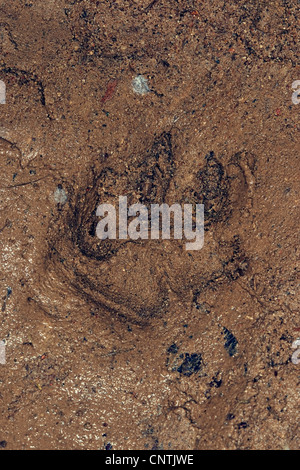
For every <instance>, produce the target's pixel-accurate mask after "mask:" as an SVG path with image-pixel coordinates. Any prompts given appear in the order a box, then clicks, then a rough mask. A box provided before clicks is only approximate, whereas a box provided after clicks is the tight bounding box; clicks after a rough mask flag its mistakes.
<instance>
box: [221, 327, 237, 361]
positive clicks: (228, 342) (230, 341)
mask: <svg viewBox="0 0 300 470" xmlns="http://www.w3.org/2000/svg"><path fill="white" fill-rule="evenodd" d="M223 331H224V336H225V344H224V348H225V349H226V350H227V352H228V354H229V356H234V354H235V353H236V352H237V350H236V347H237V344H238V341H237V339H236V337H235V336H234V335H233V334H232V333H231V331H229V330H227V328H225V327H224V328H223Z"/></svg>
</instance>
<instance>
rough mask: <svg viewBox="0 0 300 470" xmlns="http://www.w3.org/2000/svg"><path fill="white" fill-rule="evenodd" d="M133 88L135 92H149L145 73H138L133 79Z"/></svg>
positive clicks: (141, 93) (140, 93) (142, 93)
mask: <svg viewBox="0 0 300 470" xmlns="http://www.w3.org/2000/svg"><path fill="white" fill-rule="evenodd" d="M132 88H133V91H134V92H135V93H138V94H139V95H145V94H146V93H149V91H150V88H149V86H148V80H147V79H146V78H145V77H143V75H137V76H136V77H135V78H134V79H133V80H132Z"/></svg>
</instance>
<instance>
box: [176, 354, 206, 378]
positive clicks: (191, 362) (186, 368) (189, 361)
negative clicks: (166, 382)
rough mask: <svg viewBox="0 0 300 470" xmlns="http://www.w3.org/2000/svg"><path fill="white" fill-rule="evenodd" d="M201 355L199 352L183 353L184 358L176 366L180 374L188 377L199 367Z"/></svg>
mask: <svg viewBox="0 0 300 470" xmlns="http://www.w3.org/2000/svg"><path fill="white" fill-rule="evenodd" d="M201 364H202V356H201V354H191V355H189V354H188V353H185V360H184V361H183V363H182V364H181V365H180V366H179V367H178V369H177V372H179V373H180V374H183V375H186V376H187V377H190V376H191V375H192V374H195V373H196V372H198V371H199V370H200V369H201Z"/></svg>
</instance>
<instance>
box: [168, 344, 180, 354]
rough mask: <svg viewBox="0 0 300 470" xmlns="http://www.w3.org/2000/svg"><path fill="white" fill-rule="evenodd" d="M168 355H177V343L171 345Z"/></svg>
mask: <svg viewBox="0 0 300 470" xmlns="http://www.w3.org/2000/svg"><path fill="white" fill-rule="evenodd" d="M167 352H168V353H171V354H176V353H177V352H178V347H177V345H176V344H175V343H173V344H171V346H170V347H169V348H168V351H167Z"/></svg>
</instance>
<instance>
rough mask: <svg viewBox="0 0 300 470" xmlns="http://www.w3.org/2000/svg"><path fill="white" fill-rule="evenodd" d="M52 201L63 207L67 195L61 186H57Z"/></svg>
mask: <svg viewBox="0 0 300 470" xmlns="http://www.w3.org/2000/svg"><path fill="white" fill-rule="evenodd" d="M54 200H55V202H56V203H57V204H62V205H64V204H65V203H66V202H67V200H68V196H67V193H66V191H65V190H64V189H63V187H62V185H61V184H59V185H58V186H57V188H56V190H55V191H54Z"/></svg>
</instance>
